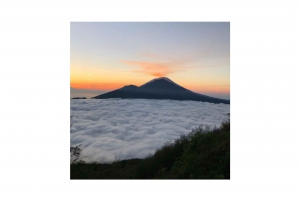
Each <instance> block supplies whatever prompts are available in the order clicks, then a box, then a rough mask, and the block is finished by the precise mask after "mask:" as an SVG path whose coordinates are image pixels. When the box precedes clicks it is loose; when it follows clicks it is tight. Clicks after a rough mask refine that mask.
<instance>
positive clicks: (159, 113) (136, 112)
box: [71, 99, 230, 162]
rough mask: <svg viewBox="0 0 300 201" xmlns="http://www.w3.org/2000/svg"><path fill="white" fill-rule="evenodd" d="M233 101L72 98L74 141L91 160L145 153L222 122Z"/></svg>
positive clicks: (72, 139)
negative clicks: (203, 126) (229, 102)
mask: <svg viewBox="0 0 300 201" xmlns="http://www.w3.org/2000/svg"><path fill="white" fill-rule="evenodd" d="M229 107H230V106H229V105H225V104H213V103H204V102H196V101H175V100H145V99H136V100H132V99H102V100H99V99H98V100H95V99H86V100H71V115H73V117H72V119H71V123H72V128H71V146H75V145H78V144H82V148H83V151H82V157H83V160H85V161H87V162H93V161H96V162H111V161H113V160H114V159H115V157H117V158H118V159H120V160H122V159H130V158H143V157H145V156H147V155H148V154H149V153H151V154H152V153H154V152H155V150H156V149H157V148H159V147H161V146H162V145H163V144H164V143H165V142H167V141H173V140H175V139H176V138H178V137H179V136H180V135H184V134H188V133H189V132H190V131H191V130H192V129H193V128H195V127H197V126H199V125H201V124H203V125H209V126H211V127H213V126H215V125H216V126H219V125H220V124H221V122H222V121H223V120H224V119H225V118H226V116H227V113H229V110H230V108H229Z"/></svg>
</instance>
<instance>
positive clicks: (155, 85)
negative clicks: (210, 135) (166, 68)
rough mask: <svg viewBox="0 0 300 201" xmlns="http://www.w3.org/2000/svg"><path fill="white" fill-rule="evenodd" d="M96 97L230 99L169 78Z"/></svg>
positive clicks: (216, 100)
mask: <svg viewBox="0 0 300 201" xmlns="http://www.w3.org/2000/svg"><path fill="white" fill-rule="evenodd" d="M93 98H94V99H107V98H124V99H171V100H193V101H202V102H210V103H224V104H229V103H230V101H229V100H224V99H219V98H213V97H210V96H205V95H202V94H198V93H195V92H192V91H190V90H188V89H185V88H184V87H181V86H179V85H177V84H176V83H174V82H173V81H171V80H170V79H168V78H160V79H155V80H154V81H150V82H148V83H146V84H144V85H142V86H140V87H137V86H135V85H129V86H125V87H122V88H120V89H117V90H114V91H111V92H108V93H105V94H101V95H99V96H96V97H93Z"/></svg>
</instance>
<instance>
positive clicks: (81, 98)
mask: <svg viewBox="0 0 300 201" xmlns="http://www.w3.org/2000/svg"><path fill="white" fill-rule="evenodd" d="M71 99H87V98H86V97H74V98H71Z"/></svg>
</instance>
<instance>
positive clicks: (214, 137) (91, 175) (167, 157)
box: [71, 119, 230, 179]
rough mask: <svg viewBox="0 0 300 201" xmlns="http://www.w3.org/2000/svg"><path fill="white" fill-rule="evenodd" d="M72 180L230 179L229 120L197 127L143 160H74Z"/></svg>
mask: <svg viewBox="0 0 300 201" xmlns="http://www.w3.org/2000/svg"><path fill="white" fill-rule="evenodd" d="M71 179H230V121H229V119H228V120H226V121H224V122H223V123H222V125H221V126H220V128H214V129H213V130H210V129H208V127H203V126H202V127H198V128H197V129H194V130H193V131H192V132H191V133H190V134H188V135H182V136H180V137H179V138H178V139H176V140H175V142H173V143H171V142H167V143H165V144H164V145H163V146H162V147H161V148H159V149H157V150H156V152H155V153H154V154H153V155H149V156H148V157H146V158H144V159H129V160H121V161H115V162H113V163H111V164H101V163H83V162H77V163H73V164H71Z"/></svg>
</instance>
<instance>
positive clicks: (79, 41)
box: [70, 22, 230, 99]
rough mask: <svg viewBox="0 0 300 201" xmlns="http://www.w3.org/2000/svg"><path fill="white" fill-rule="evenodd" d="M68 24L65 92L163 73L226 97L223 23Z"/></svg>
mask: <svg viewBox="0 0 300 201" xmlns="http://www.w3.org/2000/svg"><path fill="white" fill-rule="evenodd" d="M70 29H71V30H70V34H71V41H70V44H71V47H70V48H71V50H70V51H71V52H70V57H71V58H70V64H71V66H70V85H71V96H78V95H79V94H80V93H81V95H83V96H87V97H88V98H89V97H91V96H96V95H99V94H102V93H105V92H107V91H111V90H115V89H118V88H121V87H123V86H125V85H129V84H133V85H136V86H141V85H142V84H144V83H146V82H148V81H150V80H152V79H154V78H157V77H168V78H169V79H171V80H172V81H174V82H176V83H177V84H179V85H181V86H183V87H185V88H187V89H189V90H192V91H195V92H197V93H201V94H205V95H210V96H213V97H217V98H225V99H230V23H229V22H71V27H70ZM75 92H77V93H75Z"/></svg>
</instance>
